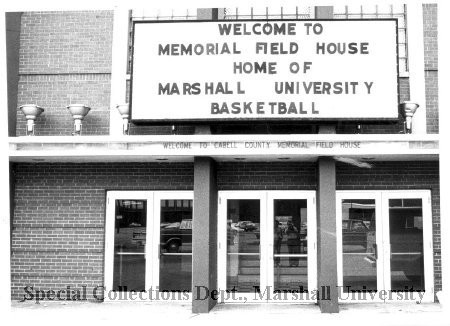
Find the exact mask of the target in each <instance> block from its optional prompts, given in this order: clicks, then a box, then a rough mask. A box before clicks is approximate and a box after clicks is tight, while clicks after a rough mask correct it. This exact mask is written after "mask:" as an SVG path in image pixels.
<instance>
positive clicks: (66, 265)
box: [11, 163, 193, 300]
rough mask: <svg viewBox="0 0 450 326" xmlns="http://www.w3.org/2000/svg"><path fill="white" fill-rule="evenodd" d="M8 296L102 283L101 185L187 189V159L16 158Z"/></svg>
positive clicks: (189, 169)
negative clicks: (49, 161) (169, 161)
mask: <svg viewBox="0 0 450 326" xmlns="http://www.w3.org/2000/svg"><path fill="white" fill-rule="evenodd" d="M15 175H16V185H15V200H14V202H15V209H14V218H13V221H12V227H13V231H12V258H11V273H12V275H11V278H12V297H13V299H14V300H18V299H21V298H22V297H23V295H24V291H23V287H24V286H27V285H31V286H34V287H35V288H41V289H61V288H62V289H64V288H65V287H66V286H68V285H70V286H71V287H72V288H80V287H81V285H87V287H88V289H92V288H93V287H95V286H97V285H102V284H103V259H104V232H105V231H104V223H105V209H106V208H105V196H106V192H105V190H106V189H110V190H126V189H127V190H174V189H176V190H192V189H193V165H192V164H189V163H186V164H185V163H173V164H157V163H147V164H146V163H126V164H125V163H120V164H118V163H113V164H18V165H17V166H16V169H15Z"/></svg>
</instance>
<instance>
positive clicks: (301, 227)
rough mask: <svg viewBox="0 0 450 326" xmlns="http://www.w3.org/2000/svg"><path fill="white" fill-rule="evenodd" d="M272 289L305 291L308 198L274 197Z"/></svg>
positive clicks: (306, 286) (306, 284) (306, 288)
mask: <svg viewBox="0 0 450 326" xmlns="http://www.w3.org/2000/svg"><path fill="white" fill-rule="evenodd" d="M273 207H274V215H273V228H274V232H273V261H274V271H273V273H274V290H275V291H277V290H281V291H283V290H285V291H289V290H297V291H299V290H302V291H307V290H308V259H307V258H308V256H307V254H308V245H307V241H308V237H307V231H308V230H307V220H308V217H307V200H306V199H302V200H300V199H275V200H274V205H273Z"/></svg>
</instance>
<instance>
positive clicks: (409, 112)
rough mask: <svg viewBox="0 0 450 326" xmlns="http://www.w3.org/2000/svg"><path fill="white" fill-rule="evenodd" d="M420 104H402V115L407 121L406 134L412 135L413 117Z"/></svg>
mask: <svg viewBox="0 0 450 326" xmlns="http://www.w3.org/2000/svg"><path fill="white" fill-rule="evenodd" d="M418 107H419V104H417V103H414V102H410V101H405V102H402V103H400V113H401V114H402V116H403V118H404V119H405V133H407V134H410V133H411V130H412V117H413V116H414V113H416V110H417V108H418Z"/></svg>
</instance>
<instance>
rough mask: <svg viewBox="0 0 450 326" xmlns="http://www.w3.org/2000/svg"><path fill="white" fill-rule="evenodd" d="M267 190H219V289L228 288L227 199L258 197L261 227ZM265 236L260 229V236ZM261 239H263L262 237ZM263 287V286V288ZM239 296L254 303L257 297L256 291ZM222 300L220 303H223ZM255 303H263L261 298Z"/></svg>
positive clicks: (263, 270) (261, 274)
mask: <svg viewBox="0 0 450 326" xmlns="http://www.w3.org/2000/svg"><path fill="white" fill-rule="evenodd" d="M266 196H267V194H266V191H262V190H255V191H252V190H243V191H234V190H230V191H228V190H225V191H219V192H218V198H219V204H218V205H217V206H218V214H217V216H218V223H217V240H218V244H217V245H218V246H217V248H218V256H217V261H218V265H217V281H218V284H217V285H218V288H219V290H222V291H225V290H226V289H227V245H228V243H227V200H229V199H258V200H259V205H260V227H263V226H262V224H263V223H264V222H263V219H264V217H263V215H264V212H265V211H266V208H265V207H266V203H267V200H266ZM261 236H263V235H262V232H261V230H260V237H261ZM260 241H261V239H260ZM262 249H263V248H262V247H261V246H260V257H261V255H262ZM265 272H266V271H265V269H264V266H263V264H260V284H262V282H261V281H262V278H263V274H264V273H265ZM261 289H262V288H261ZM238 297H242V298H243V300H242V302H244V300H245V299H250V301H247V302H246V303H252V302H253V300H251V299H254V298H255V295H254V293H239V295H238ZM221 302H230V303H239V302H240V300H234V301H232V300H231V299H230V300H226V299H225V300H224V301H221ZM221 302H220V303H221ZM254 303H261V301H260V300H257V301H254Z"/></svg>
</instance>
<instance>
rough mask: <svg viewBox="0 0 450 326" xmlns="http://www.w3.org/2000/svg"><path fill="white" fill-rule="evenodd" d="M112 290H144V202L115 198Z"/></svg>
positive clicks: (145, 204)
mask: <svg viewBox="0 0 450 326" xmlns="http://www.w3.org/2000/svg"><path fill="white" fill-rule="evenodd" d="M115 206H116V208H115V232H114V270H113V290H115V291H131V290H135V291H141V290H144V289H145V242H146V223H147V202H146V201H145V200H130V199H129V200H116V202H115Z"/></svg>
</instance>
